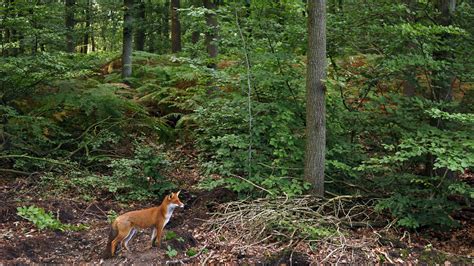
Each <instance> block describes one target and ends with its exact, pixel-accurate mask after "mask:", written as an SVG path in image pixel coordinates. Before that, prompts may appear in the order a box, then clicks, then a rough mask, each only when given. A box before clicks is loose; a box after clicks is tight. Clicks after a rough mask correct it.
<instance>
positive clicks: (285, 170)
mask: <svg viewBox="0 0 474 266" xmlns="http://www.w3.org/2000/svg"><path fill="white" fill-rule="evenodd" d="M246 101H247V100H246V99H245V98H243V97H238V96H237V95H233V98H232V99H226V98H215V99H214V100H212V101H209V103H208V104H207V105H206V106H204V107H200V108H198V109H197V110H196V112H195V118H194V119H195V121H196V123H197V125H198V128H197V129H196V130H195V132H196V135H197V138H196V143H197V146H198V148H199V149H200V150H201V152H202V153H201V156H203V157H202V159H203V163H202V165H203V167H204V169H205V170H206V171H207V173H219V174H220V175H222V176H224V177H227V178H225V179H224V180H217V181H212V180H210V181H207V182H206V183H205V184H203V186H204V187H208V188H212V187H215V186H217V185H221V184H225V185H226V186H227V187H229V188H230V189H232V190H234V191H236V192H240V193H243V194H245V193H248V192H254V193H258V192H260V191H259V190H258V189H257V188H256V187H255V186H253V185H252V184H250V183H249V182H245V181H243V180H242V179H238V178H235V177H233V175H235V174H237V175H242V174H245V173H249V172H251V174H252V175H251V176H250V177H247V178H248V180H250V181H251V182H253V183H255V184H258V185H261V186H263V187H264V188H266V189H268V190H269V191H271V192H273V193H274V194H275V195H279V194H282V193H286V194H288V195H298V194H301V193H303V192H304V191H305V190H306V189H307V188H308V185H307V184H306V183H305V182H303V181H302V180H299V179H295V178H293V177H294V175H295V174H296V173H300V172H301V169H300V168H298V166H299V165H300V163H301V161H302V157H303V152H302V144H303V142H302V139H301V137H300V136H298V133H299V130H300V129H301V128H299V127H298V125H297V124H295V120H296V121H297V119H295V116H296V114H294V113H293V112H291V110H289V109H287V108H284V107H282V106H280V105H277V104H272V103H258V102H254V103H252V104H253V110H254V113H255V115H254V116H253V117H252V121H253V127H252V131H251V134H249V128H248V119H249V118H248V112H247V107H246V105H247V103H246ZM250 143H251V146H249V145H250ZM249 150H251V156H252V161H251V162H249V161H248V159H249Z"/></svg>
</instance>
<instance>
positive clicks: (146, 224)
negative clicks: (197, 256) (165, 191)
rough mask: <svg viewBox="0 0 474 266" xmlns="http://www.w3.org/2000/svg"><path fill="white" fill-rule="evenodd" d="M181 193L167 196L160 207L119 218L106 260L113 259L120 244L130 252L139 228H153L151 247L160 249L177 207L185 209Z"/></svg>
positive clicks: (114, 226) (125, 214)
mask: <svg viewBox="0 0 474 266" xmlns="http://www.w3.org/2000/svg"><path fill="white" fill-rule="evenodd" d="M179 192H180V191H178V192H176V193H171V194H170V195H168V196H166V197H165V199H164V200H163V202H162V203H161V205H160V206H158V207H153V208H148V209H144V210H138V211H131V212H127V213H124V214H122V215H120V216H119V217H117V218H116V219H115V221H114V222H113V223H112V228H111V230H110V235H109V240H108V242H107V248H106V250H105V252H104V258H111V257H113V256H114V255H115V252H116V249H117V245H118V244H120V243H121V244H122V247H123V248H125V249H126V250H129V249H128V242H129V241H130V240H131V239H132V238H133V237H134V235H135V234H136V232H137V228H141V229H146V228H151V227H153V234H152V236H151V245H152V246H156V244H158V247H159V246H160V244H161V235H162V233H163V228H164V227H165V225H166V224H167V223H168V222H169V220H170V218H171V215H172V214H173V211H174V209H175V208H176V207H181V208H183V207H184V204H183V203H182V202H181V201H180V200H179V197H178V196H179Z"/></svg>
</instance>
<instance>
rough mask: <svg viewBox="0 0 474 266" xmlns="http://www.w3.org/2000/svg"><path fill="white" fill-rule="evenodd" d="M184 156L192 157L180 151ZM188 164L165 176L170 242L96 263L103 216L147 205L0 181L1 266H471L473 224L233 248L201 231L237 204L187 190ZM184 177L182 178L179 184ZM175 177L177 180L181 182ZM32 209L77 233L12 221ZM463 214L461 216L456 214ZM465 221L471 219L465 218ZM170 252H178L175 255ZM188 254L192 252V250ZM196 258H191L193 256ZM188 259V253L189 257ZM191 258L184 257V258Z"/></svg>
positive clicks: (192, 174)
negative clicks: (220, 209) (177, 202)
mask: <svg viewBox="0 0 474 266" xmlns="http://www.w3.org/2000/svg"><path fill="white" fill-rule="evenodd" d="M185 156H191V155H190V154H186V155H185ZM197 172H198V171H196V169H194V168H193V167H188V168H185V167H184V168H181V170H180V171H178V172H174V173H170V175H171V176H173V178H174V179H176V180H178V181H179V182H181V183H182V187H184V188H185V189H184V190H183V192H182V193H181V195H180V196H181V198H182V201H183V202H184V203H185V204H186V207H185V208H184V209H177V210H176V211H175V212H174V214H173V217H172V218H171V220H170V222H169V223H168V225H167V226H166V228H165V234H166V232H169V231H173V232H174V233H175V234H176V237H174V238H172V239H169V240H164V241H163V242H162V246H161V248H157V247H154V248H152V247H151V245H150V237H151V230H144V231H141V232H139V233H138V234H137V236H136V237H135V238H134V239H133V240H132V241H130V243H129V246H130V249H131V251H130V252H127V251H121V252H120V253H119V254H118V255H117V256H116V257H115V258H113V259H109V260H103V259H102V253H103V251H104V249H105V246H106V241H107V238H108V233H109V222H108V218H107V212H108V211H109V210H114V211H115V212H117V213H123V212H126V211H130V210H136V209H140V208H145V207H150V206H153V205H156V204H159V203H160V199H156V201H154V202H149V203H146V204H144V203H136V204H127V205H125V204H122V203H119V202H116V201H112V200H103V201H96V202H85V201H81V200H78V199H71V198H61V199H59V198H53V199H52V198H41V197H40V196H38V195H41V194H40V193H37V192H35V190H34V188H32V187H29V186H28V185H27V184H28V182H26V181H25V180H24V179H8V178H2V177H0V192H1V194H0V202H1V205H0V265H4V264H32V263H68V264H69V263H94V264H96V263H103V264H107V265H109V264H119V263H124V264H125V263H139V264H142V263H143V264H151V263H154V264H182V263H184V264H192V263H201V264H202V263H204V264H208V263H232V264H264V265H308V264H314V263H318V262H321V261H324V262H329V263H337V262H339V263H364V264H365V263H395V264H401V263H417V264H418V263H427V264H440V263H448V262H449V263H455V264H474V261H473V257H474V248H473V247H474V226H473V225H474V223H473V221H472V219H469V218H466V219H461V223H462V227H461V228H459V229H455V230H451V231H447V232H437V231H421V232H403V231H399V230H395V229H393V230H388V231H387V230H382V229H381V228H380V229H377V228H358V229H354V230H353V231H351V232H350V234H349V235H347V236H346V237H347V241H346V243H349V244H350V245H351V246H347V247H335V246H334V245H331V244H324V243H320V244H318V245H313V246H309V245H307V244H305V243H303V242H296V243H294V244H293V245H291V246H288V245H287V243H277V242H272V241H270V240H269V241H267V242H263V243H258V244H255V243H240V242H239V241H238V240H237V239H239V237H238V236H235V235H232V234H229V233H228V232H216V231H215V230H212V228H209V226H205V222H206V221H208V219H209V218H210V217H211V216H210V215H211V214H210V213H212V212H214V211H215V210H217V206H218V204H220V203H224V202H227V201H230V200H235V199H237V197H236V195H235V194H233V193H232V192H230V191H228V190H226V189H216V190H214V191H199V190H193V189H192V186H193V185H194V184H195V183H196V182H197V180H198V179H199V177H198V173H197ZM184 177H186V180H185V179H184ZM180 179H181V180H180ZM33 204H34V205H36V206H38V207H42V208H44V209H45V210H47V211H51V212H52V213H53V214H55V215H56V217H57V218H58V219H59V220H60V221H61V222H63V223H69V224H80V223H81V224H87V225H88V226H89V228H88V229H86V230H83V231H79V232H60V231H51V230H43V231H39V230H38V229H37V228H36V227H35V226H34V225H33V224H32V223H30V222H29V221H27V220H25V219H23V218H21V217H19V216H18V215H17V210H16V208H17V207H19V206H29V205H33ZM463 217H464V216H463ZM466 217H471V216H470V215H467V216H466ZM170 250H175V251H177V255H176V256H170V255H172V254H171V253H170ZM191 251H192V252H191ZM195 253H197V254H196V255H194V254H195ZM193 255H194V256H193ZM190 256H191V257H190Z"/></svg>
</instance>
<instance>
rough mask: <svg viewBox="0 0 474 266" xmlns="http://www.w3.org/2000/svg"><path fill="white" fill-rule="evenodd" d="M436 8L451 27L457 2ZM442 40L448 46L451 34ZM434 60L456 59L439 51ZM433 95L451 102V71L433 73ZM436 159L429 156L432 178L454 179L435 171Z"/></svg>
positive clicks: (439, 1)
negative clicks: (444, 177)
mask: <svg viewBox="0 0 474 266" xmlns="http://www.w3.org/2000/svg"><path fill="white" fill-rule="evenodd" d="M435 6H436V8H437V9H438V10H439V11H440V15H439V16H438V17H437V18H436V20H437V21H438V23H439V24H441V25H443V26H450V25H452V23H453V14H454V11H455V9H456V0H436V2H435ZM440 37H441V40H442V41H443V42H445V44H446V45H448V44H449V42H450V38H451V36H450V34H449V33H443V34H442V35H441V36H440ZM433 58H434V59H435V60H437V61H445V62H446V63H447V65H449V62H450V61H451V60H453V59H454V55H453V53H452V52H451V51H450V50H449V49H446V50H439V51H436V52H435V53H434V54H433ZM433 77H434V78H433V95H434V99H433V100H435V101H448V102H449V101H451V100H452V98H453V90H452V85H451V84H452V81H453V79H454V77H453V76H452V75H451V74H450V73H449V71H445V70H441V71H434V73H433ZM431 125H433V126H435V127H437V128H439V129H443V128H445V127H446V125H445V123H444V122H443V121H442V120H441V119H439V118H438V119H432V120H431ZM435 160H436V157H435V156H434V155H432V154H428V163H427V167H426V169H427V170H428V171H429V173H428V174H429V175H430V176H446V177H448V178H454V177H455V172H453V171H451V170H449V169H447V168H445V167H443V168H440V169H434V163H435Z"/></svg>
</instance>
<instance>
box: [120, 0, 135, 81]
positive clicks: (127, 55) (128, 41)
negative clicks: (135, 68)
mask: <svg viewBox="0 0 474 266" xmlns="http://www.w3.org/2000/svg"><path fill="white" fill-rule="evenodd" d="M123 2H124V9H125V10H124V15H123V46H122V78H124V79H125V78H128V77H130V76H131V75H132V45H133V30H132V25H133V15H132V11H133V3H134V0H124V1H123Z"/></svg>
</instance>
